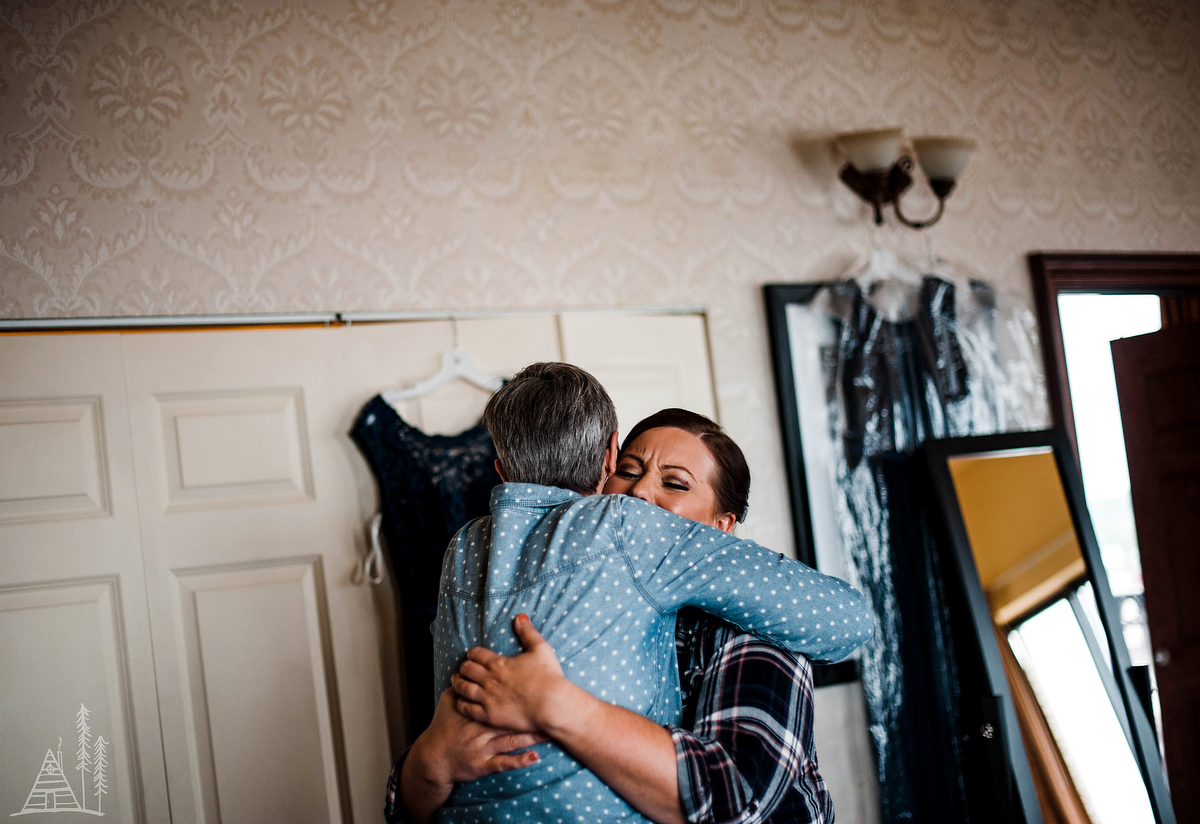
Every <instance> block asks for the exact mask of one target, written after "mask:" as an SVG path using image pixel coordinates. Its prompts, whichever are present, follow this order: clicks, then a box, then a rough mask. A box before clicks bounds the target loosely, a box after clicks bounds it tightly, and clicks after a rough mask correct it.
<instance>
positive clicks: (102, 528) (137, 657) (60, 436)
mask: <svg viewBox="0 0 1200 824" xmlns="http://www.w3.org/2000/svg"><path fill="white" fill-rule="evenodd" d="M81 706H83V707H86V709H87V718H86V723H87V726H88V738H89V739H90V740H89V742H88V744H87V746H86V747H84V748H83V749H84V752H83V753H81V752H80V735H79V731H80V730H79V726H78V722H77V719H78V718H79V713H80V707H81ZM60 741H61V744H60ZM102 742H103V743H102ZM101 750H103V751H104V752H103V753H101ZM48 751H49V753H50V754H49V755H48ZM84 756H86V757H84ZM101 762H102V763H101ZM81 765H82V766H84V767H86V768H87V769H83V770H80V769H77V767H78V766H81ZM97 767H100V770H99V772H100V773H101V774H100V775H97ZM59 770H61V772H59ZM98 778H99V779H102V782H101V783H102V785H103V786H100V785H98V784H97V779H98ZM101 789H103V790H104V792H98V790H101ZM64 807H66V808H75V809H86V810H88V811H99V812H103V814H104V815H105V816H106V820H107V821H119V822H158V821H167V820H169V815H170V814H169V810H168V808H167V794H166V777H165V773H164V769H163V753H162V745H161V741H160V736H159V722H158V703H157V700H156V697H155V685H154V670H153V656H152V654H151V647H150V627H149V622H148V616H147V612H146V587H145V581H144V575H143V570H142V557H141V544H140V540H139V535H138V520H137V500H136V495H135V489H134V472H133V457H132V453H131V449H130V440H129V422H128V418H127V414H126V402H125V375H124V368H123V365H122V362H121V344H120V338H119V336H117V335H29V336H4V337H0V816H3V817H4V819H5V820H8V817H9V816H10V815H11V814H13V813H19V812H22V811H27V812H28V811H39V812H40V811H43V810H47V809H62V808H64ZM55 820H58V819H57V818H56V819H55Z"/></svg>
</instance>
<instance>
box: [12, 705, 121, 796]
mask: <svg viewBox="0 0 1200 824" xmlns="http://www.w3.org/2000/svg"><path fill="white" fill-rule="evenodd" d="M91 714H92V713H91V711H90V710H88V708H87V707H85V706H84V705H83V704H80V705H79V712H77V713H75V731H76V732H78V733H79V748H78V749H77V750H76V752H75V769H76V770H78V771H79V789H80V795H79V796H76V795H75V790H74V789H73V788H72V787H71V782H70V781H68V780H67V776H66V774H65V773H64V772H63V756H62V739H61V738H60V739H58V752H55V751H54V750H46V757H45V758H43V759H42V768H41V769H40V770H38V774H37V778H36V779H34V782H33V788H32V789H30V791H29V797H28V798H27V799H25V806H24V807H22V808H21V809H20V811H19V812H15V813H9V817H12V816H14V815H31V814H33V813H87V814H88V815H104V813H103V812H102V811H101V810H102V807H103V804H102V802H103V800H104V796H106V795H108V747H109V742H107V741H105V740H104V736H102V735H98V736H96V740H95V741H94V742H93V741H92V728H91V727H90V726H88V719H89V718H90V717H91ZM88 773H91V776H90V777H91V784H92V792H91V795H90V796H89V795H88V778H89V776H88ZM89 798H91V799H94V805H95V809H94V810H93V809H91V808H90V807H89V806H88V800H89Z"/></svg>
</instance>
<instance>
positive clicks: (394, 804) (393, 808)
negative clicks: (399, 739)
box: [383, 747, 412, 824]
mask: <svg viewBox="0 0 1200 824" xmlns="http://www.w3.org/2000/svg"><path fill="white" fill-rule="evenodd" d="M411 751H412V747H409V748H408V749H407V750H405V751H404V752H403V754H401V756H400V757H399V758H397V759H396V763H395V764H393V765H392V772H391V774H390V775H388V783H387V795H386V796H384V801H383V819H384V821H386V822H387V824H412V821H411V819H410V818H409V817H408V815H407V814H406V813H405V811H404V805H403V804H401V803H400V771H401V770H403V769H404V762H405V761H406V760H408V754H409V752H411Z"/></svg>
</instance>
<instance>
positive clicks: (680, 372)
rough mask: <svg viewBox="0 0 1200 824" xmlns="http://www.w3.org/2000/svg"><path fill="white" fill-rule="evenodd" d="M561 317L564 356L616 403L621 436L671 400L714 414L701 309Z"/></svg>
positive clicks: (711, 415) (670, 404)
mask: <svg viewBox="0 0 1200 824" xmlns="http://www.w3.org/2000/svg"><path fill="white" fill-rule="evenodd" d="M559 317H560V322H561V324H562V348H563V359H564V360H566V361H568V362H570V363H574V364H576V365H578V366H582V367H583V368H584V369H587V370H588V371H589V372H591V373H592V374H593V375H595V376H596V378H597V379H598V380H599V381H600V382H601V383H603V384H604V388H605V389H607V390H608V393H609V394H610V395H611V396H612V399H613V403H615V404H616V406H617V416H618V418H619V420H620V429H621V436H622V438H623V437H624V435H625V433H626V432H628V431H629V429H630V427H632V426H633V425H634V424H635V423H637V422H638V421H640V420H641V419H642V418H644V417H646V416H647V415H649V414H651V413H652V412H657V411H658V410H660V409H664V408H666V407H671V406H678V407H682V408H684V409H690V410H692V411H693V412H699V413H700V414H702V415H707V416H708V417H710V418H712V419H714V420H717V409H716V403H715V401H714V398H713V383H712V368H711V366H710V364H709V358H708V334H707V330H706V329H705V323H704V316H703V315H640V314H624V313H614V312H570V313H564V314H562V315H560V316H559Z"/></svg>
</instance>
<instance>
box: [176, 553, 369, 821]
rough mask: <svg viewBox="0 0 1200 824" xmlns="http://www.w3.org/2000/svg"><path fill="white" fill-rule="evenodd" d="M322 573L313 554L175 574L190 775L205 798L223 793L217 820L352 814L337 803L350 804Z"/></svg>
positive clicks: (215, 815)
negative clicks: (344, 788)
mask: <svg viewBox="0 0 1200 824" xmlns="http://www.w3.org/2000/svg"><path fill="white" fill-rule="evenodd" d="M321 571H322V570H321V559H320V558H319V557H316V558H311V559H308V560H303V561H298V562H287V561H285V562H281V563H273V564H265V565H264V564H250V565H237V566H232V567H225V568H221V567H215V568H213V567H210V568H205V569H204V570H202V571H198V572H192V571H179V572H177V573H176V574H175V580H176V597H177V605H178V610H179V612H178V623H179V627H180V630H181V635H182V647H183V650H184V653H183V661H182V665H183V670H184V677H183V680H184V695H183V698H184V702H185V705H186V707H187V708H188V711H187V717H186V719H185V722H186V723H187V725H188V737H189V739H190V740H191V741H192V742H193V744H192V752H193V753H194V754H195V755H196V757H197V758H196V761H195V763H193V765H192V769H193V772H194V773H195V774H198V775H199V776H200V780H201V784H202V786H203V787H204V790H205V791H204V792H203V794H202V797H203V798H204V799H205V800H206V801H207V802H211V801H215V799H216V798H217V792H216V788H218V787H219V788H220V809H219V811H218V809H217V808H216V807H214V808H212V809H211V810H206V811H205V812H206V815H207V816H209V817H211V818H212V820H217V819H218V812H219V820H220V821H222V822H238V821H245V822H255V821H289V822H291V821H295V822H309V821H311V822H323V821H330V820H333V821H336V820H339V819H349V817H350V816H349V811H348V810H342V809H339V808H338V807H337V806H336V805H337V804H338V802H339V800H340V801H341V803H342V804H348V802H349V799H348V798H345V797H344V794H343V793H342V792H341V790H340V787H342V786H344V785H345V782H346V776H345V775H342V774H340V773H339V771H341V770H344V769H345V766H346V763H345V758H344V757H343V755H342V752H343V747H344V742H343V741H342V740H341V724H340V721H339V716H340V708H339V703H338V695H337V681H336V676H335V673H334V670H333V661H332V657H333V655H332V653H333V650H332V647H331V641H330V633H329V612H328V607H327V605H326V603H325V599H324V597H323V596H324V591H325V582H324V581H323V580H322V575H321ZM247 627H254V631H253V632H247V631H246V629H247ZM247 765H252V766H253V769H247Z"/></svg>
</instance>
